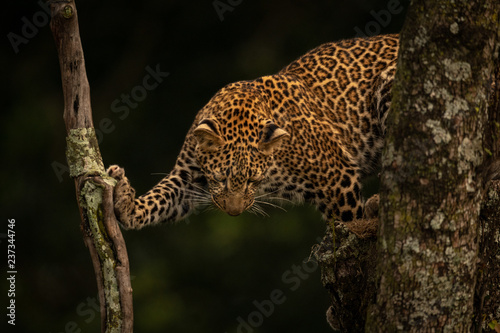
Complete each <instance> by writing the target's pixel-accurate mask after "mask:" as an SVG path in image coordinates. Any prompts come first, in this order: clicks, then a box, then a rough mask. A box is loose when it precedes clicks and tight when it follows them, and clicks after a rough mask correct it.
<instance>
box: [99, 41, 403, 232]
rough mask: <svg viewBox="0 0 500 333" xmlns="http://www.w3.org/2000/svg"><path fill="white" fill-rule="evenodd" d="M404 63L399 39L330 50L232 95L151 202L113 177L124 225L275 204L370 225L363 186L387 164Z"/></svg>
mask: <svg viewBox="0 0 500 333" xmlns="http://www.w3.org/2000/svg"><path fill="white" fill-rule="evenodd" d="M397 53H398V36H397V35H384V36H378V37H371V38H365V39H361V38H360V39H351V40H344V41H340V42H336V43H327V44H323V45H321V46H319V47H317V48H316V49H313V50H312V51H310V52H308V53H306V54H305V55H304V56H302V57H300V58H299V59H297V60H296V61H294V62H292V63H291V64H290V65H288V66H287V67H285V68H284V69H283V70H281V71H280V72H279V73H277V74H275V75H269V76H263V77H260V78H258V79H255V80H251V81H239V82H235V83H231V84H229V85H227V86H226V87H224V88H222V89H221V90H220V91H218V92H217V93H216V94H215V96H214V97H213V98H212V99H211V100H210V101H209V102H208V103H207V104H206V105H205V107H203V109H201V110H200V111H199V113H198V115H197V116H196V118H195V121H194V123H193V125H192V127H191V129H190V130H189V132H188V134H187V136H186V139H185V142H184V145H183V147H182V150H181V152H180V154H179V156H178V158H177V162H176V164H175V167H174V168H173V170H172V171H171V172H170V173H169V174H168V175H167V176H166V177H165V178H164V179H163V180H161V181H160V182H159V183H158V184H157V185H156V186H155V187H154V188H153V189H151V190H150V191H149V192H147V193H146V194H144V195H142V196H140V197H138V198H135V191H134V189H133V188H132V187H131V186H130V183H129V181H128V179H127V178H126V177H125V173H124V170H123V169H121V168H119V167H117V166H112V167H110V168H109V170H108V172H109V174H110V175H111V176H112V177H114V178H116V179H117V180H118V184H117V186H116V187H115V199H114V200H115V212H116V215H117V217H118V219H119V220H120V221H121V222H122V224H123V225H124V226H125V227H126V228H134V229H138V228H142V227H143V226H145V225H150V224H156V223H158V222H161V221H178V220H180V219H182V218H184V217H186V216H187V215H188V214H189V213H191V212H192V211H193V210H194V209H195V208H196V207H199V206H201V205H205V204H213V205H215V206H216V207H218V208H219V209H221V210H223V211H225V212H227V213H228V214H229V215H239V214H240V213H242V212H243V211H245V210H249V211H253V212H262V207H261V205H263V204H266V203H267V199H269V198H271V197H272V198H282V199H285V200H290V201H293V202H296V203H302V202H308V203H311V204H312V205H314V206H316V207H317V208H318V209H319V211H320V212H321V213H322V216H323V218H324V219H325V220H331V219H332V218H336V219H340V220H342V221H344V222H349V221H352V220H353V219H360V218H362V217H363V201H362V198H361V179H362V177H363V176H365V175H366V174H368V173H370V172H372V171H373V170H374V168H375V167H376V166H377V163H378V160H379V158H380V151H381V148H382V145H383V134H384V131H385V118H386V116H387V111H388V108H389V103H390V90H391V86H392V81H393V77H394V72H395V66H396V59H397ZM259 202H261V203H260V205H259Z"/></svg>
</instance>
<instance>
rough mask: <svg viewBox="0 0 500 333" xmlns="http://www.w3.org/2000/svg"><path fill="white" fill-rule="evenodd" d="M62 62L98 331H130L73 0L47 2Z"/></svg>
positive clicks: (118, 238)
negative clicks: (95, 290) (95, 292)
mask: <svg viewBox="0 0 500 333" xmlns="http://www.w3.org/2000/svg"><path fill="white" fill-rule="evenodd" d="M49 3H50V5H51V12H52V20H51V22H50V26H51V30H52V34H53V36H54V40H55V42H56V47H57V51H58V55H59V63H60V67H61V78H62V88H63V95H64V115H63V117H64V121H65V124H66V130H67V138H66V143H67V150H66V157H67V159H68V165H69V168H70V175H71V177H73V178H74V180H75V187H76V198H77V203H78V207H79V209H80V215H81V229H82V232H83V239H84V242H85V245H86V246H87V247H88V249H89V252H90V255H91V259H92V263H93V266H94V270H95V275H96V280H97V286H98V290H99V302H100V307H101V331H102V332H107V333H111V332H113V333H131V332H132V330H133V313H132V288H131V285H130V272H129V263H128V256H127V250H126V247H125V241H124V240H123V237H122V234H121V232H120V228H119V226H118V222H117V220H116V218H115V215H114V211H113V186H114V184H115V182H116V181H115V180H114V179H112V178H111V177H108V176H107V174H106V171H105V169H104V165H103V162H102V158H101V154H100V152H99V146H98V143H97V138H96V134H95V130H94V126H93V122H92V109H91V104H90V87H89V83H88V80H87V74H86V72H85V61H84V57H83V49H82V45H81V40H80V32H79V28H78V16H77V11H76V5H75V3H74V1H73V0H65V1H49Z"/></svg>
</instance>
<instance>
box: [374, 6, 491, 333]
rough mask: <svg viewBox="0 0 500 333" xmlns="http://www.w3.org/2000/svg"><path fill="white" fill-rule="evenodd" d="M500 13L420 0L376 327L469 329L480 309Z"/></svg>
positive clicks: (406, 58) (393, 130)
mask: <svg viewBox="0 0 500 333" xmlns="http://www.w3.org/2000/svg"><path fill="white" fill-rule="evenodd" d="M499 14H500V3H499V2H498V0H484V1H480V0H455V1H454V2H451V1H435V0H417V1H413V2H412V3H411V5H410V8H409V11H408V14H407V18H406V22H405V26H404V28H403V31H402V33H401V49H400V53H399V62H398V69H397V73H396V80H395V83H394V87H393V99H392V105H391V114H390V115H389V118H388V125H387V129H388V130H387V136H386V146H385V149H384V153H383V156H382V164H383V170H382V178H381V191H380V193H381V200H380V202H381V205H380V232H379V239H378V244H377V247H378V253H379V255H378V264H377V270H376V272H377V285H376V289H377V296H376V302H375V304H374V305H373V306H372V307H370V309H369V310H368V319H367V326H366V330H367V331H369V332H388V331H390V332H393V331H413V332H430V331H448V332H451V331H454V332H469V331H470V330H471V327H472V325H473V321H474V318H475V316H476V317H477V315H479V314H478V313H474V310H475V309H474V291H475V287H476V283H477V272H478V269H479V267H478V262H479V257H478V254H479V239H480V238H479V236H480V230H479V226H480V215H479V213H480V208H481V203H482V202H483V199H485V193H486V192H485V191H484V187H485V177H484V173H482V172H481V170H483V169H484V168H485V167H486V163H488V162H489V157H488V154H487V153H486V152H485V149H484V147H485V133H486V129H487V128H488V108H487V105H488V97H489V96H490V95H491V92H492V82H493V81H492V80H493V78H494V77H495V76H494V74H495V57H497V53H496V52H497V51H498V45H499V22H498V19H499ZM401 133H404V135H401ZM497 222H498V221H497ZM483 235H484V233H483Z"/></svg>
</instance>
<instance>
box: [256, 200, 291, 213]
mask: <svg viewBox="0 0 500 333" xmlns="http://www.w3.org/2000/svg"><path fill="white" fill-rule="evenodd" d="M255 202H256V203H258V204H264V205H268V206H271V207H273V208H278V209H281V210H282V211H284V212H286V209H285V208H283V207H281V206H278V205H275V204H273V203H271V202H267V201H262V200H255Z"/></svg>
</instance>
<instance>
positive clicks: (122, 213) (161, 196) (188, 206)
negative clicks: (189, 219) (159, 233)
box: [108, 165, 202, 229]
mask: <svg viewBox="0 0 500 333" xmlns="http://www.w3.org/2000/svg"><path fill="white" fill-rule="evenodd" d="M108 174H109V175H110V176H111V177H113V178H115V179H116V180H117V184H116V186H115V190H114V199H113V200H114V205H115V215H116V217H117V219H118V220H119V221H120V222H121V224H122V225H123V227H124V228H126V229H141V228H142V227H144V226H146V225H154V224H158V223H160V222H176V221H179V220H181V219H183V218H185V217H186V216H187V215H189V214H190V213H191V212H192V211H193V210H194V209H195V208H196V206H197V204H199V201H200V196H202V194H197V193H196V188H199V187H200V186H199V185H196V184H194V183H193V181H192V179H193V175H192V174H191V173H190V170H189V169H182V168H179V167H177V166H176V167H175V168H174V170H172V171H171V172H170V173H169V174H168V175H167V176H166V177H165V178H163V179H162V180H161V181H160V182H159V183H158V184H156V185H155V186H154V187H153V188H152V189H151V190H149V191H148V192H146V193H145V194H143V195H141V196H140V197H138V198H136V197H135V190H134V189H133V188H132V186H131V185H130V182H129V180H128V179H127V177H125V170H123V169H122V168H120V167H119V166H116V165H113V166H111V167H110V168H109V169H108ZM193 186H195V187H193Z"/></svg>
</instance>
